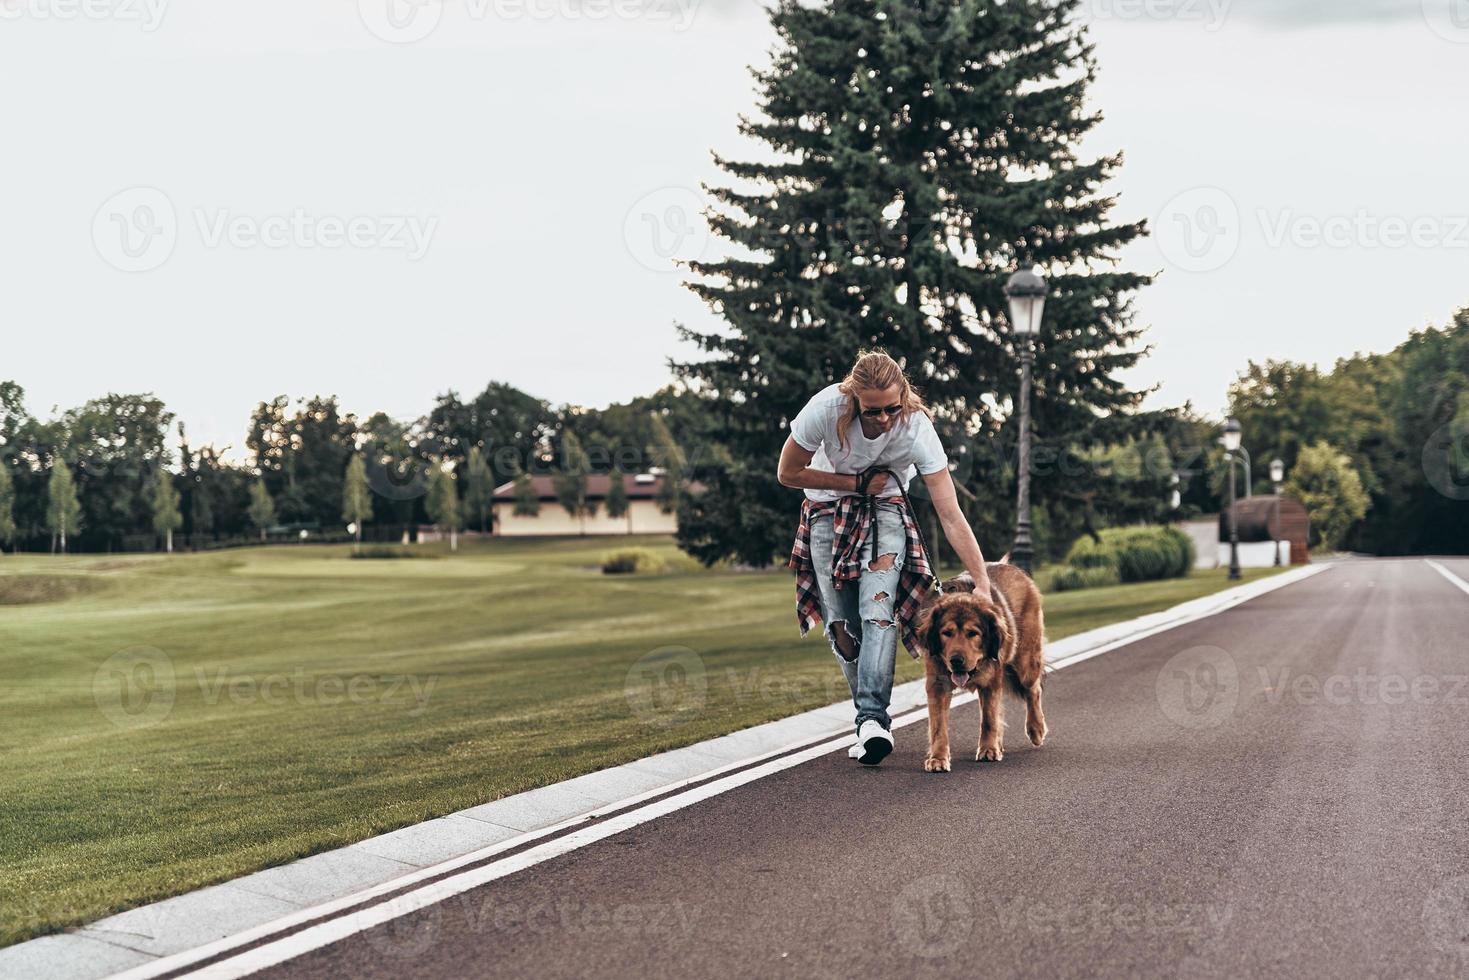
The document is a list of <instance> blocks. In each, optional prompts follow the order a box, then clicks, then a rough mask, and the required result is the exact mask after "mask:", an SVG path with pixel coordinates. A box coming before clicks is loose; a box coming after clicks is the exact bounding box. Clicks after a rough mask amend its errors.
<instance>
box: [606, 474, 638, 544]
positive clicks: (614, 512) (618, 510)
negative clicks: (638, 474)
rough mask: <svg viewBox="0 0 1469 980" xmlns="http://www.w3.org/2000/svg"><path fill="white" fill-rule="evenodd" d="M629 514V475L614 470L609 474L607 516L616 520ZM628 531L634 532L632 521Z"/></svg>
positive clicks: (629, 522)
mask: <svg viewBox="0 0 1469 980" xmlns="http://www.w3.org/2000/svg"><path fill="white" fill-rule="evenodd" d="M627 513H628V506H627V475H626V474H625V473H623V472H622V470H621V469H613V470H612V472H611V473H609V474H607V516H608V517H611V518H613V519H616V518H619V517H626V516H627ZM628 530H632V521H631V519H629V520H628Z"/></svg>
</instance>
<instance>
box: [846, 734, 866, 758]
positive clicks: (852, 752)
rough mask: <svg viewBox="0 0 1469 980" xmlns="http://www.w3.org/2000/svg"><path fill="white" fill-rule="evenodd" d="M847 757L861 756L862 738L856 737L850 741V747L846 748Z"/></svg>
mask: <svg viewBox="0 0 1469 980" xmlns="http://www.w3.org/2000/svg"><path fill="white" fill-rule="evenodd" d="M847 758H848V759H860V758H862V740H861V739H860V738H859V739H857V740H856V741H854V742H853V743H852V747H851V748H850V749H848V750H847Z"/></svg>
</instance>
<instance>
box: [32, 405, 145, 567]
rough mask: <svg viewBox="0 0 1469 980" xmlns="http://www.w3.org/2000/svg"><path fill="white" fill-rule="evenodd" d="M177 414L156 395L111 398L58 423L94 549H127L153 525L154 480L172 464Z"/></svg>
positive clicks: (67, 415)
mask: <svg viewBox="0 0 1469 980" xmlns="http://www.w3.org/2000/svg"><path fill="white" fill-rule="evenodd" d="M173 418H174V416H173V413H172V412H169V411H168V410H167V409H166V408H165V407H164V405H163V402H162V401H160V400H159V399H158V398H155V397H154V396H153V395H151V394H148V393H144V394H137V395H120V394H114V393H109V394H106V395H104V396H102V397H101V398H94V399H92V400H90V401H88V402H87V403H85V404H84V405H82V406H81V407H80V408H73V409H70V410H68V411H67V412H65V413H64V414H63V415H62V416H61V418H60V419H59V420H58V422H59V426H60V429H61V432H62V434H63V435H62V440H63V450H62V454H63V455H64V456H65V457H66V459H67V461H68V465H69V466H70V467H72V468H73V475H74V478H75V484H76V495H77V500H78V501H79V502H80V504H81V508H82V511H81V524H82V525H83V526H84V527H85V528H86V537H87V538H88V539H89V540H90V541H91V542H92V543H93V545H94V546H105V547H109V548H110V547H114V546H120V545H122V544H123V537H124V535H129V534H137V533H139V532H143V531H146V530H147V529H148V528H149V527H150V526H151V525H152V516H153V515H152V511H153V506H152V497H153V491H154V486H153V482H154V479H155V477H154V474H155V472H156V471H157V470H158V469H159V468H160V467H163V466H165V465H167V464H168V462H169V451H168V448H167V440H168V431H169V428H170V427H171V426H172V424H173Z"/></svg>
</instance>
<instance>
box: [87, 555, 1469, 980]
mask: <svg viewBox="0 0 1469 980" xmlns="http://www.w3.org/2000/svg"><path fill="white" fill-rule="evenodd" d="M1330 567H1332V566H1329V565H1320V566H1315V568H1314V569H1312V571H1310V572H1307V573H1306V574H1305V575H1302V576H1301V577H1299V578H1294V579H1290V580H1288V581H1287V582H1285V583H1282V584H1294V583H1295V582H1299V581H1303V580H1304V579H1305V578H1308V577H1310V575H1311V574H1314V572H1316V571H1325V570H1326V569H1327V568H1330ZM1440 570H1441V571H1442V569H1440ZM1303 571H1304V570H1303ZM1445 574H1449V573H1447V572H1445ZM1266 581H1268V580H1266ZM1458 584H1460V587H1461V588H1463V589H1464V590H1465V591H1466V592H1469V585H1464V584H1463V583H1458ZM1268 591H1270V590H1269V589H1264V590H1261V591H1254V590H1251V591H1249V592H1247V593H1246V594H1243V595H1240V596H1237V597H1234V598H1233V599H1231V600H1230V601H1228V602H1226V603H1224V604H1222V605H1219V606H1213V607H1209V608H1207V609H1204V610H1202V611H1200V612H1197V613H1192V614H1189V615H1186V616H1181V617H1179V618H1178V619H1175V620H1170V621H1168V622H1166V623H1163V624H1160V625H1158V626H1156V627H1153V628H1150V629H1147V630H1144V631H1141V632H1139V633H1134V634H1131V635H1129V636H1126V637H1123V638H1121V639H1118V640H1115V641H1113V642H1110V643H1106V644H1103V645H1101V646H1099V647H1096V648H1094V649H1091V650H1085V651H1082V652H1081V653H1077V654H1073V655H1071V656H1069V657H1064V658H1062V659H1061V660H1059V661H1057V662H1056V663H1054V664H1051V665H1050V667H1051V669H1052V670H1060V669H1062V668H1064V667H1070V666H1074V665H1076V664H1079V663H1082V662H1084V661H1086V660H1090V659H1091V658H1092V657H1096V656H1100V655H1101V654H1103V653H1107V652H1108V651H1111V650H1116V649H1118V648H1119V647H1124V646H1127V645H1129V644H1132V643H1136V642H1138V641H1139V640H1144V639H1147V638H1148V637H1150V636H1154V635H1156V634H1158V633H1163V632H1166V631H1167V630H1171V629H1176V628H1177V627H1179V626H1184V625H1187V624H1189V623H1192V622H1196V621H1198V620H1200V619H1207V618H1209V617H1210V616H1215V615H1217V614H1219V613H1221V612H1224V611H1226V610H1228V609H1232V608H1234V607H1235V606H1237V605H1239V604H1240V603H1243V602H1248V601H1249V600H1251V599H1254V598H1257V597H1258V596H1260V595H1263V594H1265V593H1266V592H1268ZM974 700H976V695H975V694H974V693H973V692H966V693H964V694H963V695H960V696H959V697H955V698H954V699H953V700H952V702H951V705H952V706H955V707H957V706H959V705H963V704H968V703H970V702H972V701H974ZM927 719H928V711H927V709H926V708H925V707H923V706H919V707H917V708H915V709H913V711H912V713H911V714H909V715H904V716H899V717H895V718H894V719H893V728H895V729H897V728H903V727H906V726H908V725H913V724H916V723H917V722H920V721H926V720H927ZM810 741H811V739H809V738H807V739H803V740H801V741H800V742H796V743H793V744H792V745H788V746H786V747H785V748H781V749H775V750H772V751H770V752H766V753H762V754H761V755H757V756H753V757H751V758H749V759H745V760H743V761H739V762H733V763H729V764H727V765H725V766H721V767H719V768H717V769H714V770H711V771H710V772H707V773H703V774H701V775H698V776H691V777H688V778H687V779H683V780H679V781H677V782H675V783H670V784H669V785H667V786H664V787H660V788H656V789H652V790H649V791H647V792H645V793H641V794H638V795H636V796H632V797H629V798H628V799H626V800H622V801H619V802H616V803H609V804H606V805H604V806H602V807H599V808H598V809H596V810H592V811H589V812H588V813H586V814H582V815H580V816H576V817H572V818H570V819H568V820H564V821H562V822H561V823H558V824H555V825H553V826H550V827H544V828H541V829H539V830H534V831H529V832H527V833H525V834H522V835H520V836H518V837H514V838H511V839H510V840H508V841H501V842H500V843H498V844H492V845H490V846H489V847H485V848H482V849H480V850H478V851H475V852H473V853H471V854H466V855H463V856H461V857H458V858H452V859H450V860H448V861H445V862H442V863H441V864H438V865H434V866H433V867H430V868H425V869H423V870H421V871H416V872H413V873H411V874H407V875H404V876H402V877H400V878H396V879H394V880H392V881H388V882H384V883H383V884H381V885H377V886H374V887H373V888H369V889H364V890H363V891H361V892H358V893H356V894H354V895H348V896H345V897H343V898H339V899H334V900H332V901H330V902H325V903H322V904H321V905H317V906H314V907H312V908H309V909H303V910H301V911H300V912H296V913H293V914H292V915H290V916H286V917H284V918H282V919H277V920H275V921H273V922H268V923H265V924H264V925H261V926H258V927H256V928H254V929H251V930H247V931H245V932H241V933H238V934H236V935H233V936H227V937H225V938H224V939H220V940H217V941H216V942H214V943H210V944H209V945H207V946H201V947H198V948H196V949H191V950H184V951H182V952H179V953H175V954H172V955H170V956H166V957H162V958H160V959H158V960H156V961H154V962H152V963H146V964H143V965H141V966H138V967H134V968H133V969H131V970H127V971H124V972H122V973H118V974H115V975H114V976H113V977H112V978H111V980H147V978H151V977H156V976H158V975H160V974H162V973H167V972H170V971H174V970H179V969H183V968H185V967H187V966H188V965H189V964H192V963H197V962H199V961H200V960H202V959H207V958H209V957H210V956H216V955H219V954H220V953H224V952H227V951H228V950H230V949H234V948H237V947H239V946H241V945H245V944H246V943H249V942H253V941H255V940H257V939H261V938H264V937H266V936H269V935H272V934H274V933H277V932H280V931H281V930H282V929H286V928H290V927H292V926H295V925H300V924H302V923H304V922H309V921H311V920H312V919H317V918H320V917H321V916H323V915H329V914H331V913H332V912H336V911H340V910H342V909H345V908H350V907H351V906H353V905H357V904H361V903H362V902H363V901H367V900H370V899H372V898H377V897H380V896H382V895H385V894H388V893H389V892H392V891H396V890H398V889H401V888H404V887H406V886H408V885H411V884H413V883H415V882H417V881H422V880H424V879H426V878H430V877H434V876H437V875H442V874H444V873H445V872H447V871H452V870H453V869H455V868H459V867H463V866H465V865H467V864H473V863H475V862H477V861H482V860H484V859H485V858H487V857H493V856H494V855H495V854H498V853H501V852H503V851H506V850H509V849H512V848H515V847H520V846H522V845H524V844H526V843H528V842H530V841H532V840H535V839H538V838H541V837H545V836H547V835H549V834H553V833H556V832H559V831H562V830H565V829H567V828H569V827H573V826H576V825H577V824H580V823H585V822H586V821H587V820H588V819H591V818H592V817H593V816H595V815H596V814H597V813H599V812H602V811H606V810H611V809H619V808H622V807H626V806H629V805H635V804H637V803H639V802H640V801H642V800H647V799H650V798H652V797H655V796H663V795H664V794H667V793H670V792H672V791H675V790H677V789H678V788H679V787H681V786H687V785H688V784H690V783H694V782H702V781H704V780H711V778H712V777H716V776H718V775H719V774H720V773H722V772H729V771H730V770H734V769H739V768H741V767H744V766H750V765H751V764H752V763H754V762H758V761H759V760H762V759H767V760H770V761H766V762H764V763H763V764H762V765H758V766H754V767H753V768H750V769H745V770H744V771H743V772H738V773H734V774H733V775H727V776H724V777H723V778H718V779H712V781H710V782H705V783H704V785H702V786H697V787H695V788H693V789H690V790H686V791H684V792H682V793H677V794H676V795H673V796H668V797H667V798H666V799H662V800H658V801H656V802H653V803H647V804H645V805H643V806H641V807H639V808H638V809H635V810H632V811H629V812H627V813H622V814H619V815H617V816H615V817H612V818H610V819H607V820H605V821H603V822H602V823H598V824H594V825H592V826H589V827H584V828H582V829H581V830H577V831H574V832H573V833H570V834H567V835H565V836H563V837H558V838H556V839H554V840H550V841H546V842H545V843H543V844H539V845H537V846H535V847H531V848H529V849H527V850H524V851H521V852H520V853H518V854H514V855H511V856H509V857H506V858H503V859H501V860H499V861H495V862H493V863H491V864H487V865H484V866H482V867H478V868H471V869H469V870H466V871H461V872H459V873H458V874H455V875H451V876H450V877H447V878H443V879H442V880H440V881H436V882H432V883H430V884H426V885H423V886H421V887H419V888H417V889H415V890H413V891H410V892H406V893H404V894H402V895H399V896H396V897H394V898H392V899H389V900H388V901H386V902H382V903H380V904H378V905H372V906H369V907H367V908H365V909H361V910H359V911H356V912H352V913H349V914H347V915H343V916H341V917H339V918H336V919H331V920H328V921H326V922H321V923H318V924H317V925H314V926H311V927H309V928H306V929H303V930H301V931H300V932H297V933H294V934H292V935H290V936H285V937H282V938H281V939H277V940H274V941H271V942H267V943H264V944H262V945H260V946H257V947H255V948H254V949H251V950H247V951H245V952H243V953H240V954H238V955H235V956H231V957H229V958H227V959H224V960H221V961H219V962H218V963H214V964H211V965H209V966H204V967H200V968H199V969H197V970H193V971H191V972H189V973H187V974H185V975H186V976H189V977H201V978H208V980H225V978H235V977H243V976H248V975H250V974H252V973H255V972H258V971H260V970H264V969H266V968H268V967H271V966H276V965H278V964H281V963H285V962H287V961H289V960H293V959H295V958H297V957H299V956H303V955H305V954H306V953H309V952H311V951H313V950H316V949H320V948H321V947H323V946H329V945H331V944H332V943H335V942H339V941H341V940H343V939H345V938H347V937H349V936H352V935H355V934H357V933H359V932H364V931H366V930H367V929H370V928H372V927H374V926H377V925H381V924H382V923H384V922H389V921H391V920H393V919H396V918H401V917H402V916H405V915H409V914H411V913H413V912H416V911H419V910H420V909H424V908H427V907H428V906H430V905H433V904H436V903H437V902H441V901H444V900H446V899H448V898H452V897H453V896H455V895H459V894H462V893H464V892H467V891H471V890H473V889H475V888H478V887H480V886H481V885H484V884H487V883H489V882H492V881H495V880H497V879H500V878H504V877H506V876H507V875H511V874H514V873H516V872H518V871H523V870H525V869H526V868H530V867H533V866H535V865H537V864H540V863H542V862H543V861H548V860H550V859H552V858H554V857H559V856H560V855H562V854H566V853H568V852H570V851H574V850H577V849H579V848H582V847H585V846H587V845H589V844H593V843H595V842H597V841H600V840H603V839H605V838H607V837H611V836H613V835H615V834H619V833H621V832H622V831H624V830H628V829H630V828H632V827H636V826H638V825H639V824H643V823H647V822H649V821H651V820H656V819H658V818H659V817H662V816H666V815H667V814H669V813H673V812H676V811H678V810H681V809H683V808H685V807H688V806H692V805H693V804H695V803H699V802H702V801H703V800H706V799H709V798H711V797H714V796H718V795H720V794H723V793H726V792H728V791H730V790H733V789H737V788H738V787H740V786H744V785H746V784H748V783H752V782H755V781H756V780H759V779H763V778H765V777H766V776H770V775H773V774H775V773H778V772H782V771H784V770H786V769H792V768H795V767H796V766H798V765H801V764H803V763H806V762H810V761H812V760H813V759H818V758H820V757H822V756H823V755H826V754H828V753H830V752H834V751H836V750H838V749H845V748H847V747H848V746H850V745H851V744H852V736H851V734H850V733H847V734H843V735H841V736H840V737H838V738H833V739H831V740H829V741H825V742H821V743H819V744H817V745H815V746H812V747H810V748H807V749H804V750H802V751H798V752H795V753H794V754H791V755H785V756H784V757H782V758H774V759H772V758H771V757H772V756H781V755H782V753H787V752H790V751H791V750H792V749H793V748H795V747H796V746H800V745H807V744H809V743H810Z"/></svg>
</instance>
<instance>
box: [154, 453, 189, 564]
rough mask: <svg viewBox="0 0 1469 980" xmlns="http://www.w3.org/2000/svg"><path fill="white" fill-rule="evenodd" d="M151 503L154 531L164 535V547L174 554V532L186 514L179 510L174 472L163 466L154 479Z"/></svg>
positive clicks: (181, 523)
mask: <svg viewBox="0 0 1469 980" xmlns="http://www.w3.org/2000/svg"><path fill="white" fill-rule="evenodd" d="M151 504H152V509H153V533H154V534H161V535H163V538H164V541H165V545H164V549H165V550H166V551H167V552H168V553H169V554H173V532H175V531H177V530H178V529H179V527H180V526H182V525H183V523H184V515H183V514H182V513H181V512H180V511H179V492H178V489H177V488H176V487H174V485H173V474H172V473H170V472H168V470H166V469H164V468H163V467H161V466H160V467H159V468H158V475H157V476H156V477H155V478H154V480H153V495H152V500H151Z"/></svg>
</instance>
